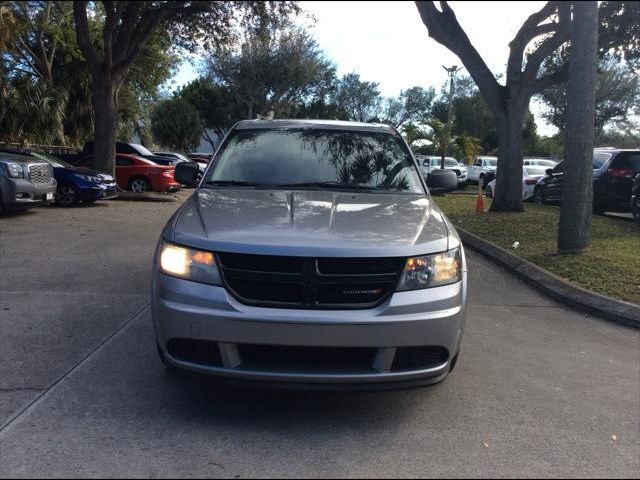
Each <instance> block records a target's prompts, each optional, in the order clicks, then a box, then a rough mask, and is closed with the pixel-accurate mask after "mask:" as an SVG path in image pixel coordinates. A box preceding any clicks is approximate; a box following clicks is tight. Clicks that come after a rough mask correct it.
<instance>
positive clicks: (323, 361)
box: [238, 345, 376, 373]
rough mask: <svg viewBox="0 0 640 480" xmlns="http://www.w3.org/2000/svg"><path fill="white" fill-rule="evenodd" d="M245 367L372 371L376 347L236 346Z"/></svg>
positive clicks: (290, 369) (241, 365)
mask: <svg viewBox="0 0 640 480" xmlns="http://www.w3.org/2000/svg"><path fill="white" fill-rule="evenodd" d="M238 352H239V354H240V358H241V359H242V363H241V364H240V368H242V369H246V370H254V371H256V370H266V371H278V372H300V373H312V372H316V373H317V372H350V373H357V372H373V366H372V365H373V361H374V359H375V356H376V349H375V348H361V347H354V348H346V347H285V346H277V345H238Z"/></svg>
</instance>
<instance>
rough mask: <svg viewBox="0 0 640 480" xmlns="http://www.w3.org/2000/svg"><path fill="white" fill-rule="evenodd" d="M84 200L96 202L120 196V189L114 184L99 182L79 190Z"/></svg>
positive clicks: (81, 198)
mask: <svg viewBox="0 0 640 480" xmlns="http://www.w3.org/2000/svg"><path fill="white" fill-rule="evenodd" d="M78 192H79V196H80V200H81V201H83V202H95V201H96V200H108V199H111V198H116V197H117V196H118V189H117V188H116V185H115V183H114V184H113V185H104V184H97V185H91V186H90V187H87V188H83V189H81V190H79V191H78Z"/></svg>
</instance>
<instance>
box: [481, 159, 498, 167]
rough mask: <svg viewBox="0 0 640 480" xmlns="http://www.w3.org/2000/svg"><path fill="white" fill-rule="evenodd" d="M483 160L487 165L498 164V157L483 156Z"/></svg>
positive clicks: (495, 165) (494, 165) (493, 165)
mask: <svg viewBox="0 0 640 480" xmlns="http://www.w3.org/2000/svg"><path fill="white" fill-rule="evenodd" d="M483 161H484V164H485V165H486V166H487V167H497V166H498V159H497V158H485V159H484V160H483Z"/></svg>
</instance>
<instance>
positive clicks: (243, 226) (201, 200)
mask: <svg viewBox="0 0 640 480" xmlns="http://www.w3.org/2000/svg"><path fill="white" fill-rule="evenodd" d="M167 233H168V235H167V238H168V239H169V240H173V241H174V242H176V243H179V244H184V245H189V246H192V247H196V248H202V249H206V250H212V251H223V252H236V253H256V254H263V255H294V256H341V257H345V256H350V257H365V256H399V257H404V256H410V255H421V254H427V253H434V252H441V251H445V250H447V248H448V236H449V231H448V229H447V226H446V223H445V220H444V218H443V215H442V214H441V213H440V210H439V209H438V208H437V206H436V205H435V204H434V203H433V201H432V200H431V199H430V198H429V197H427V196H420V195H397V194H373V193H353V192H348V193H345V192H329V191H282V190H252V189H210V190H207V189H201V190H197V191H196V192H195V193H194V194H193V195H192V196H191V197H190V198H189V199H188V200H187V202H185V204H184V205H183V207H182V209H181V211H180V212H179V214H178V215H177V216H176V217H175V222H174V224H173V231H172V232H171V229H170V230H169V231H168V232H167Z"/></svg>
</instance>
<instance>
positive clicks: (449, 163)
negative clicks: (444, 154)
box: [444, 158, 460, 167]
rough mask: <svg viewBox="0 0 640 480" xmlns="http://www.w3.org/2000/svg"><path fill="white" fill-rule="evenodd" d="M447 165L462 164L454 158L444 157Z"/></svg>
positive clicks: (455, 165)
mask: <svg viewBox="0 0 640 480" xmlns="http://www.w3.org/2000/svg"><path fill="white" fill-rule="evenodd" d="M444 165H445V167H459V166H460V165H459V164H458V162H457V161H456V160H455V159H454V158H445V159H444Z"/></svg>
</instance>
